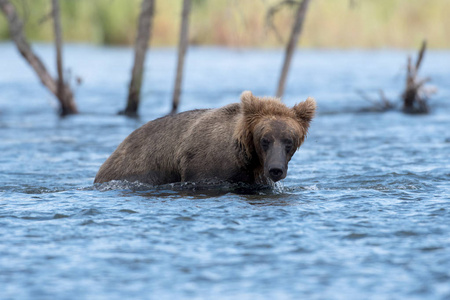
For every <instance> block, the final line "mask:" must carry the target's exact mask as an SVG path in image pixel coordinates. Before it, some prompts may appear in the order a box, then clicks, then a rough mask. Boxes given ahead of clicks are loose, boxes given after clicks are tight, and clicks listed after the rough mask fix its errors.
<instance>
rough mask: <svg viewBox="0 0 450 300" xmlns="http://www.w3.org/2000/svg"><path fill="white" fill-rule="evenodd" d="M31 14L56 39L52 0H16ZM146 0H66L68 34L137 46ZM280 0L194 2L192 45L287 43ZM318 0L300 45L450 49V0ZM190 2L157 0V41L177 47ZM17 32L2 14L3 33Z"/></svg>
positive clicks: (287, 24)
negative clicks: (272, 11)
mask: <svg viewBox="0 0 450 300" xmlns="http://www.w3.org/2000/svg"><path fill="white" fill-rule="evenodd" d="M11 2H13V3H14V4H15V5H16V7H17V10H18V11H19V13H20V15H21V16H22V17H23V18H24V20H25V28H26V34H27V36H28V37H29V38H30V39H31V40H34V41H45V42H48V41H52V39H53V32H52V21H51V19H48V20H47V21H46V22H44V23H42V22H40V20H41V19H42V18H43V17H45V16H46V15H48V13H49V12H50V9H51V7H50V0H11ZM140 2H141V1H140V0H60V3H61V10H62V12H61V18H62V22H63V30H64V39H65V41H70V42H87V43H96V44H106V45H130V44H133V42H134V39H135V34H136V24H137V18H138V16H139V10H140ZM278 2H279V1H278V0H265V1H264V0H246V1H242V0H209V1H208V0H194V1H193V8H192V14H191V22H190V40H191V43H192V44H200V45H223V46H232V47H279V46H281V45H283V43H282V42H280V41H279V40H278V39H277V38H276V35H275V34H274V32H273V31H271V30H269V29H268V27H267V26H266V23H265V16H266V12H267V9H268V7H269V6H270V5H273V4H274V3H278ZM350 3H351V2H350V0H311V5H310V8H309V11H308V14H307V19H306V22H305V26H304V31H303V35H302V37H301V39H300V43H301V45H302V46H304V47H319V48H329V47H332V48H378V47H396V48H417V47H418V46H419V45H420V42H421V40H422V39H424V38H426V39H427V40H428V44H429V46H430V47H432V48H450V38H449V36H450V18H448V16H447V14H446V12H450V1H449V0H353V2H352V3H355V5H353V6H352V5H350ZM181 5H182V0H157V1H156V15H155V20H154V28H153V31H152V40H151V44H152V45H155V46H175V45H176V44H177V40H178V31H179V28H178V27H179V22H180V20H179V19H180V13H181ZM293 11H294V8H287V7H286V8H284V9H282V10H281V11H280V12H279V13H278V14H277V15H276V16H275V17H274V23H275V25H276V26H277V28H278V31H279V32H280V33H281V35H282V37H283V41H284V42H285V41H286V40H287V38H288V36H289V32H290V28H291V25H292V16H293ZM8 38H9V33H8V25H7V23H6V20H5V18H4V17H1V16H0V39H2V40H5V39H8Z"/></svg>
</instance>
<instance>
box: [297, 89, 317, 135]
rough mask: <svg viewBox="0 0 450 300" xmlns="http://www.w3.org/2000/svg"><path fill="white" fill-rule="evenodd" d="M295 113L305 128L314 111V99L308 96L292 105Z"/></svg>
mask: <svg viewBox="0 0 450 300" xmlns="http://www.w3.org/2000/svg"><path fill="white" fill-rule="evenodd" d="M293 110H294V112H295V115H296V116H297V119H298V121H300V122H301V123H302V124H304V125H305V127H306V128H308V127H309V123H310V122H311V120H312V118H314V114H315V112H316V101H315V100H314V98H312V97H308V99H306V100H305V101H303V102H300V103H299V104H297V105H295V106H294V107H293Z"/></svg>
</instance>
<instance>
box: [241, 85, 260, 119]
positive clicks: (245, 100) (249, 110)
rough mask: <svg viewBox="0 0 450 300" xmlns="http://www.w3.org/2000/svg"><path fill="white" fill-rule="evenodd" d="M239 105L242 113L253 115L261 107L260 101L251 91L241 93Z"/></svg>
mask: <svg viewBox="0 0 450 300" xmlns="http://www.w3.org/2000/svg"><path fill="white" fill-rule="evenodd" d="M241 107H242V111H243V113H244V115H246V116H248V115H253V114H255V113H257V112H258V111H259V110H260V109H261V101H259V100H258V98H257V97H255V96H253V94H252V92H250V91H245V92H243V93H242V94H241Z"/></svg>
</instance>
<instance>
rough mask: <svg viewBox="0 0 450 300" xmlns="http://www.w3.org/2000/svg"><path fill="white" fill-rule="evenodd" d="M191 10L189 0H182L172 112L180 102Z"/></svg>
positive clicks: (175, 110)
mask: <svg viewBox="0 0 450 300" xmlns="http://www.w3.org/2000/svg"><path fill="white" fill-rule="evenodd" d="M190 10H191V0H184V1H183V11H182V13H181V27H180V40H179V44H178V63H177V74H176V77H175V87H174V90H173V98H172V111H171V114H174V113H176V112H177V110H178V105H179V103H180V94H181V84H182V80H183V68H184V58H185V56H186V51H187V48H188V44H189V13H190Z"/></svg>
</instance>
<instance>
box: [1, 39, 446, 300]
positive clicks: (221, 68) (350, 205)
mask: <svg viewBox="0 0 450 300" xmlns="http://www.w3.org/2000/svg"><path fill="white" fill-rule="evenodd" d="M35 49H36V51H37V52H38V54H39V55H40V56H41V57H42V59H43V60H44V62H45V64H46V65H47V66H49V69H50V70H51V72H54V69H55V68H54V50H53V47H52V46H51V45H37V46H36V47H35ZM0 53H1V60H0V153H1V155H0V287H1V288H0V299H449V298H450V196H449V195H450V183H449V182H450V130H449V129H450V71H449V70H450V52H449V51H429V52H427V53H426V56H425V60H424V64H423V68H422V69H421V70H420V75H422V76H424V77H425V76H429V77H431V78H432V82H431V84H433V85H434V86H436V87H437V88H438V93H437V94H435V95H434V96H433V97H432V98H431V100H430V106H431V113H430V114H428V115H405V114H402V113H401V112H400V110H399V109H398V110H394V111H391V112H387V113H375V112H361V111H362V110H364V109H365V108H367V107H370V106H372V104H371V103H369V102H366V101H364V100H363V99H362V98H361V96H360V95H359V94H358V93H356V91H357V90H363V91H366V92H367V93H368V94H369V95H371V96H372V97H373V98H377V97H378V89H383V90H384V91H385V93H386V95H387V97H388V98H390V99H391V100H392V101H394V102H395V103H399V95H400V93H401V92H402V89H403V87H404V82H405V78H404V76H405V66H406V58H407V56H408V55H409V54H415V51H399V50H372V51H370V50H365V51H361V50H349V51H338V50H314V49H312V50H300V51H298V52H297V53H296V55H295V57H294V60H293V65H292V69H291V72H290V76H289V81H288V84H287V87H286V95H285V98H284V101H285V103H286V104H288V105H293V104H295V103H297V102H299V101H301V100H304V99H306V97H308V96H313V97H315V98H316V100H317V103H318V106H319V109H318V115H317V117H316V119H315V120H314V122H313V124H312V126H311V130H310V133H309V136H308V139H307V141H306V143H305V144H304V145H303V146H302V148H301V149H300V150H299V152H298V153H297V154H296V155H295V156H294V158H293V159H292V161H291V163H290V166H289V172H288V177H287V178H286V179H285V180H284V181H283V183H282V184H280V185H277V186H276V187H275V189H273V190H262V191H258V192H255V193H251V194H240V193H233V192H230V191H227V190H220V191H217V190H202V189H200V190H199V189H196V187H195V186H194V187H193V186H188V187H187V188H183V187H182V186H181V187H180V186H178V187H177V188H171V187H170V186H167V187H164V188H159V189H149V188H148V187H146V186H142V185H139V184H131V183H126V182H112V183H108V184H104V185H100V186H94V185H93V179H94V177H95V174H96V172H97V170H98V168H99V167H100V165H101V164H102V163H103V162H104V161H105V160H106V158H107V157H108V156H109V155H110V154H111V153H112V152H113V151H114V149H115V148H116V147H117V145H118V144H119V143H120V142H121V141H122V140H123V139H124V138H125V137H126V136H127V135H128V134H130V133H131V132H132V131H133V130H134V129H136V128H138V127H139V126H141V125H142V124H144V123H146V122H147V121H149V120H152V119H154V118H157V117H161V116H163V115H165V114H167V113H168V112H169V111H170V108H171V104H170V99H171V96H172V95H171V91H172V87H173V81H174V78H175V73H174V71H175V63H176V50H175V49H161V48H159V49H151V50H150V51H149V55H148V60H147V62H146V72H145V81H144V87H143V99H142V105H141V110H140V117H139V118H138V119H130V118H127V117H124V116H118V115H117V112H118V111H119V110H121V109H123V108H124V106H125V99H126V93H127V85H128V82H129V76H130V70H131V65H132V57H133V52H132V49H131V48H119V47H94V46H87V45H68V46H66V48H65V53H64V54H65V62H66V67H67V76H68V77H69V78H70V80H71V82H72V83H74V82H75V79H76V78H77V77H79V78H81V79H82V84H81V85H79V86H76V87H74V89H75V96H76V101H77V104H78V107H79V110H80V114H79V115H75V116H70V117H66V118H60V117H58V115H57V114H56V113H55V111H56V107H57V106H56V103H55V100H54V99H53V97H52V96H51V95H50V94H49V93H48V92H47V91H46V90H45V89H44V88H43V87H42V86H41V85H40V83H39V81H38V79H37V77H36V76H35V74H34V73H33V72H32V71H31V69H30V68H29V66H28V65H27V64H26V63H25V62H24V61H23V59H22V58H21V57H20V56H19V54H18V52H17V50H16V49H15V47H14V45H12V44H10V43H3V44H0ZM282 59H283V51H282V50H281V49H278V50H247V49H244V50H242V49H237V50H236V49H235V50H231V49H222V48H191V49H190V50H189V53H188V57H187V61H186V70H185V71H186V72H185V78H184V79H185V80H184V84H183V95H182V99H181V110H183V111H184V110H189V109H194V108H214V107H220V106H223V105H226V104H228V103H232V102H237V101H239V95H240V93H241V92H242V91H244V90H251V91H253V93H254V94H255V95H273V94H274V92H275V88H276V82H277V79H278V75H279V71H280V67H281V63H282ZM399 107H400V106H399Z"/></svg>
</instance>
